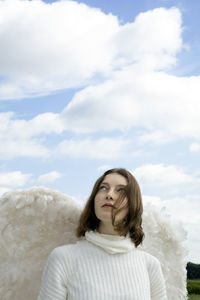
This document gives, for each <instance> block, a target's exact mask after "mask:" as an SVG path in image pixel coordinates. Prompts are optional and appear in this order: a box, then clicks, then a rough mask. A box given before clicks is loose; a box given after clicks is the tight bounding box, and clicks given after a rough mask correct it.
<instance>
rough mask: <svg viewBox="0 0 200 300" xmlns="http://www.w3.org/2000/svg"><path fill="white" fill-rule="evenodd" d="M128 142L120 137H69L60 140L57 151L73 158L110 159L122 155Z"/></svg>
mask: <svg viewBox="0 0 200 300" xmlns="http://www.w3.org/2000/svg"><path fill="white" fill-rule="evenodd" d="M129 143H130V141H129V140H125V139H122V138H100V139H96V140H92V139H90V138H86V139H81V140H78V139H71V140H65V141H62V142H61V143H60V144H59V145H58V148H57V152H58V153H61V154H63V155H67V156H70V157H74V158H92V159H105V160H106V159H109V160H112V159H117V158H119V157H121V156H123V155H124V154H125V152H126V151H127V150H125V149H127V145H128V144H129Z"/></svg>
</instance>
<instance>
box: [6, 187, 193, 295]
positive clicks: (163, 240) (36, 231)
mask: <svg viewBox="0 0 200 300" xmlns="http://www.w3.org/2000/svg"><path fill="white" fill-rule="evenodd" d="M81 209H82V208H81V207H80V205H79V204H78V202H76V201H75V200H74V199H72V198H70V197H68V196H66V195H64V194H61V193H59V192H57V191H54V190H50V189H46V188H41V187H33V188H30V189H26V190H16V191H12V192H8V193H6V194H4V195H3V196H2V197H1V198H0V232H1V239H0V264H1V269H0V282H1V285H0V299H1V300H13V299H15V300H27V299H30V298H31V300H36V299H37V296H38V293H39V289H40V281H41V276H42V271H43V268H44V265H45V263H46V260H47V257H48V255H49V254H50V252H51V251H52V250H53V249H54V248H56V247H58V246H61V245H64V244H71V243H76V241H77V238H76V236H75V230H76V227H77V224H78V219H79V216H80V213H81ZM143 228H144V232H145V239H144V242H143V244H142V245H141V246H139V247H140V248H141V249H142V250H144V251H146V252H148V253H150V254H152V255H154V256H155V257H157V258H158V259H159V261H160V262H161V266H162V270H163V274H164V277H165V280H166V287H167V294H168V299H169V300H182V299H186V294H187V292H186V261H185V256H186V249H185V247H184V240H185V239H186V232H185V231H184V229H183V227H182V225H181V224H177V223H174V222H173V221H172V220H171V219H170V217H169V216H167V214H166V213H165V212H164V210H159V209H157V208H156V207H155V206H153V205H150V204H147V205H146V206H145V207H144V215H143Z"/></svg>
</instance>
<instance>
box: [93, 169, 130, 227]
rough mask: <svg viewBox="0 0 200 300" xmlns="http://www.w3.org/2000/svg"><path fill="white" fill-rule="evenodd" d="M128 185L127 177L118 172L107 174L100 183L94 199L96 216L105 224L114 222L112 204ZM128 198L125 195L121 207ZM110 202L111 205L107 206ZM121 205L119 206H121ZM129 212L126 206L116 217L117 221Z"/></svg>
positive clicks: (113, 204)
mask: <svg viewBox="0 0 200 300" xmlns="http://www.w3.org/2000/svg"><path fill="white" fill-rule="evenodd" d="M126 185H127V179H126V178H125V177H124V176H122V175H120V174H118V173H111V174H108V175H106V176H105V178H104V180H103V181H102V183H101V184H100V187H99V191H98V192H97V194H96V196H95V199H94V210H95V214H96V217H97V218H98V219H99V220H100V221H101V222H103V223H104V225H106V224H108V225H109V226H110V224H112V206H115V203H116V200H117V199H118V198H119V196H120V193H121V190H122V189H123V188H124V186H126ZM127 201H128V199H127V197H125V198H124V199H123V201H122V203H121V204H120V207H122V206H124V205H125V204H126V203H127ZM105 204H109V205H110V206H105ZM120 207H119V208H120ZM127 213H128V207H125V208H124V209H123V210H122V211H121V212H120V213H118V214H117V215H116V217H115V222H116V221H117V222H118V221H121V220H122V219H124V218H125V216H126V215H127Z"/></svg>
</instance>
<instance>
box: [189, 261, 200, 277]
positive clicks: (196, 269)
mask: <svg viewBox="0 0 200 300" xmlns="http://www.w3.org/2000/svg"><path fill="white" fill-rule="evenodd" d="M186 270H187V279H200V264H194V263H191V262H188V263H187V266H186Z"/></svg>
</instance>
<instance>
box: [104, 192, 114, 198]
mask: <svg viewBox="0 0 200 300" xmlns="http://www.w3.org/2000/svg"><path fill="white" fill-rule="evenodd" d="M106 199H113V192H112V191H111V190H109V191H108V192H107V194H106Z"/></svg>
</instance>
